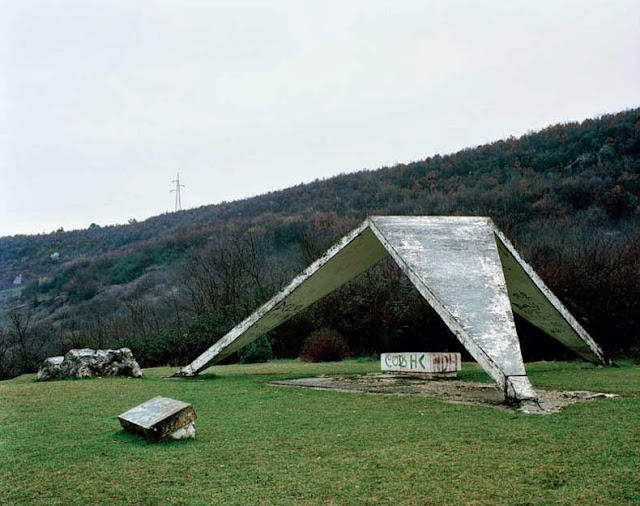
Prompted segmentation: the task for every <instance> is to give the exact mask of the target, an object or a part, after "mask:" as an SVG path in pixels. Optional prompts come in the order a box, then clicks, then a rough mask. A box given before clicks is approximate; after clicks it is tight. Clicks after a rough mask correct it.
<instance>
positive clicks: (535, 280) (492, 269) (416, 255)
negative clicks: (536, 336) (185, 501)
mask: <svg viewBox="0 0 640 506" xmlns="http://www.w3.org/2000/svg"><path fill="white" fill-rule="evenodd" d="M498 245H500V246H501V250H500V251H499V249H498ZM505 252H506V253H505ZM387 255H391V256H392V257H393V259H394V260H395V261H396V262H397V263H398V265H399V266H400V268H401V269H402V270H403V271H404V273H405V274H406V275H407V276H408V277H409V279H410V280H411V282H412V283H413V284H414V285H415V286H416V288H417V289H418V291H419V292H420V294H421V295H422V296H423V297H424V298H425V299H426V300H427V301H428V302H429V304H430V305H431V306H432V307H433V308H434V309H435V310H436V312H437V313H438V314H439V315H440V317H441V318H442V319H443V321H444V322H445V323H446V324H447V326H448V327H449V328H450V329H451V331H452V332H453V333H454V335H455V336H456V337H457V338H458V340H459V341H460V342H461V343H462V344H463V345H464V346H465V348H466V349H467V350H468V351H469V353H470V354H471V355H472V356H473V358H474V359H475V360H476V361H477V362H478V363H479V364H480V365H481V366H482V367H483V368H484V370H485V371H486V372H487V373H488V374H489V375H490V376H491V377H492V378H493V379H494V380H495V382H496V383H497V384H498V386H499V388H500V390H501V391H502V392H503V395H504V396H505V398H506V399H507V400H510V401H513V402H521V401H535V400H536V398H537V396H536V392H535V391H534V389H533V387H532V386H531V383H530V382H529V379H528V377H527V375H526V371H525V368H524V363H523V360H522V354H521V351H520V343H519V341H518V336H517V334H516V328H515V324H514V321H513V313H512V303H513V301H511V300H510V298H509V297H510V295H511V296H512V297H514V300H515V304H514V307H516V309H517V310H518V311H521V312H523V313H524V314H526V315H527V316H526V317H528V319H531V320H532V321H533V322H534V324H537V325H538V326H540V327H541V328H542V329H543V330H545V331H547V332H550V333H553V335H554V337H556V338H557V339H559V340H561V342H564V343H565V344H567V345H568V346H570V347H572V348H573V349H575V350H576V351H579V352H580V353H581V354H582V355H583V356H585V358H589V359H590V360H594V361H597V362H600V363H602V362H603V361H604V354H603V353H602V350H600V348H599V347H598V346H597V344H595V342H594V341H593V339H591V338H590V337H589V336H588V334H587V333H586V331H584V329H582V327H580V326H579V325H578V324H577V322H576V321H575V319H574V318H572V317H571V315H570V314H569V312H568V311H567V310H566V308H564V306H562V304H560V302H559V301H558V300H557V298H555V297H554V296H553V294H551V292H550V291H549V290H548V288H546V287H544V284H543V283H542V282H541V280H540V279H539V277H537V276H535V273H533V270H532V269H531V268H530V267H529V266H528V265H526V264H525V263H524V262H523V261H522V259H521V258H520V257H519V256H517V253H516V252H515V249H513V247H512V246H510V243H509V242H508V241H507V240H506V238H504V236H502V234H500V232H499V231H498V230H497V228H496V227H495V225H494V224H493V223H492V222H491V220H490V219H489V218H483V217H451V216H446V217H442V216H421V217H411V216H378V217H370V218H368V219H367V220H365V222H364V223H363V224H362V225H361V226H360V227H358V228H357V229H355V230H354V231H353V232H351V233H350V234H349V235H347V236H345V237H344V238H343V239H342V240H341V241H340V242H338V243H337V244H336V245H335V246H333V247H332V248H330V249H329V250H328V251H327V253H326V254H325V255H324V256H323V257H322V258H320V259H319V260H318V261H316V262H314V263H313V264H312V265H310V266H309V267H308V268H307V269H306V270H305V271H304V272H302V273H301V274H300V275H299V276H297V277H296V278H295V279H294V280H293V281H292V282H291V284H290V285H289V286H288V287H286V288H285V289H284V290H283V291H282V292H280V293H279V294H277V295H276V296H275V297H274V298H273V299H271V300H270V301H269V302H267V303H266V304H265V305H263V306H262V307H261V308H260V309H258V310H257V311H256V312H255V313H253V314H252V315H251V316H249V317H248V318H247V319H245V320H244V321H243V322H241V323H240V324H238V325H237V326H236V327H235V328H234V329H232V330H231V331H230V332H229V333H228V334H227V335H226V336H224V337H223V338H222V339H221V340H220V341H218V342H217V343H215V344H214V345H213V346H211V347H210V348H209V349H208V350H206V351H205V352H204V353H203V354H202V355H200V356H199V357H198V358H197V359H196V360H194V361H193V362H192V363H191V364H189V365H187V366H185V367H183V368H182V369H181V370H180V371H178V372H177V373H176V375H178V376H193V375H195V374H198V373H199V372H200V371H202V370H203V369H205V368H206V367H208V366H209V365H211V364H213V363H216V362H218V361H220V360H222V359H223V358H225V357H226V356H228V355H229V354H231V353H233V352H234V351H237V350H238V349H240V348H241V347H243V346H245V345H246V344H248V343H249V342H251V341H253V340H255V339H257V338H258V337H260V336H261V335H263V334H264V333H266V332H268V331H269V330H271V329H273V328H275V327H276V326H278V325H279V324H281V323H282V322H284V321H286V320H288V319H289V318H291V317H292V316H294V315H295V314H296V313H298V312H300V311H302V310H303V309H304V308H306V307H308V306H309V305H310V304H312V303H314V302H315V301H317V300H318V299H319V298H321V297H323V296H324V295H326V294H328V293H329V292H331V291H333V290H335V289H336V288H338V287H340V286H341V285H343V284H344V283H346V282H347V281H349V280H351V279H352V278H354V277H355V276H357V275H358V274H360V273H361V272H363V271H364V270H366V269H368V268H369V267H371V266H372V265H374V264H376V263H377V262H379V261H380V260H381V259H382V258H384V257H386V256H387ZM504 266H506V267H504ZM518 268H519V269H521V270H522V272H524V273H525V274H526V276H525V275H522V273H518ZM505 270H507V272H508V274H509V279H510V281H509V283H510V286H511V288H510V289H508V286H507V280H506V279H505V274H504V272H505ZM514 273H515V274H514ZM532 287H533V288H532ZM532 294H533V295H532ZM540 294H541V295H540ZM534 296H535V297H538V299H540V300H539V301H538V302H539V303H538V305H537V307H538V310H537V311H536V312H532V311H525V309H524V308H523V307H524V305H523V304H522V303H521V302H519V301H521V300H523V299H524V298H526V297H528V298H532V297H534ZM540 297H542V299H546V300H547V303H546V304H545V303H544V302H541V301H542V299H541V298H540ZM534 313H535V314H534ZM558 314H559V315H560V316H561V317H562V321H563V322H564V323H558V322H560V320H559V319H558V317H557V315H558ZM536 315H537V316H536ZM551 316H552V317H553V318H555V320H554V322H555V323H554V324H552V325H551V324H549V325H547V324H545V319H546V318H547V317H551Z"/></svg>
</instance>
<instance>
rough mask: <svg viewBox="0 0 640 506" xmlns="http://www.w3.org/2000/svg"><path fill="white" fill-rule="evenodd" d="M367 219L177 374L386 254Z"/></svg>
mask: <svg viewBox="0 0 640 506" xmlns="http://www.w3.org/2000/svg"><path fill="white" fill-rule="evenodd" d="M388 254H389V253H388V252H387V250H385V249H384V247H383V246H382V245H381V244H380V241H378V239H377V238H376V236H375V235H374V234H373V233H372V232H371V229H370V228H369V226H368V222H365V223H363V224H362V225H361V226H360V227H358V228H357V229H355V230H354V231H353V232H351V233H350V234H348V235H347V236H345V237H344V238H343V239H342V240H341V241H339V242H338V243H337V244H336V245H334V246H333V247H332V248H330V249H329V250H328V251H327V252H326V253H325V254H324V255H323V256H322V257H321V258H319V259H318V260H316V261H315V262H314V263H312V264H311V265H310V266H309V267H308V268H307V269H305V270H304V271H303V272H302V273H301V274H299V275H298V276H297V277H296V278H295V279H294V280H293V281H292V282H291V283H290V284H289V285H288V286H287V287H286V288H285V289H284V290H282V291H281V292H280V293H278V294H277V295H276V296H275V297H273V298H272V299H271V300H270V301H268V302H267V303H266V304H264V305H263V306H262V307H260V308H259V309H258V310H256V311H255V312H254V313H253V314H251V315H250V316H249V317H248V318H246V319H245V320H244V321H242V322H241V323H240V324H238V325H236V326H235V327H234V328H233V329H231V331H229V332H228V333H227V334H226V335H225V336H224V337H222V338H221V339H220V340H219V341H217V342H216V343H215V344H214V345H213V346H211V347H210V348H209V349H207V350H206V351H205V352H204V353H202V355H200V356H199V357H198V358H196V359H195V360H194V361H193V362H191V363H190V364H189V365H187V366H185V367H183V368H182V369H180V370H179V371H178V372H177V373H176V375H177V376H193V375H195V374H198V373H199V372H200V371H202V370H203V369H205V368H207V367H208V366H209V365H212V364H214V363H217V362H219V361H221V360H222V359H224V358H225V357H227V356H229V355H231V354H232V353H234V352H235V351H238V350H239V349H241V348H242V347H244V346H246V345H247V344H249V343H250V342H252V341H254V340H255V339H258V338H259V337H260V336H262V335H264V334H266V333H267V332H269V331H270V330H272V329H274V328H275V327H277V326H278V325H280V324H281V323H284V322H285V321H287V320H288V319H289V318H291V317H293V316H294V315H295V314H297V313H299V312H300V311H302V310H303V309H305V308H306V307H308V306H310V305H311V304H313V303H314V302H316V301H317V300H318V299H320V298H322V297H324V296H325V295H327V294H328V293H330V292H332V291H334V290H335V289H337V288H339V287H340V286H342V285H343V284H345V283H346V282H348V281H349V280H351V279H353V278H354V277H356V276H357V275H358V274H360V273H361V272H364V271H365V270H366V269H368V268H369V267H371V266H372V265H374V264H376V263H378V262H379V261H380V260H382V259H383V258H384V257H386V256H388Z"/></svg>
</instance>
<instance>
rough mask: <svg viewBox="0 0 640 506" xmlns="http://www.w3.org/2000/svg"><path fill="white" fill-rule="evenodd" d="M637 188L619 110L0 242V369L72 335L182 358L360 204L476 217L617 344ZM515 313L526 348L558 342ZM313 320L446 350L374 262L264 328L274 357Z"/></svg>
mask: <svg viewBox="0 0 640 506" xmlns="http://www.w3.org/2000/svg"><path fill="white" fill-rule="evenodd" d="M639 196H640V109H634V110H629V111H625V112H621V113H617V114H611V115H606V116H603V117H600V118H598V119H590V120H585V121H583V122H581V123H569V124H561V125H554V126H550V127H548V128H546V129H544V130H542V131H540V132H536V133H530V134H527V135H525V136H522V137H520V138H518V139H516V138H509V139H505V140H501V141H497V142H494V143H491V144H487V145H483V146H478V147H476V148H469V149H465V150H463V151H460V152H458V153H455V154H451V155H446V156H440V155H436V156H433V157H430V158H427V159H425V160H421V161H417V162H412V163H409V164H400V165H397V166H394V167H384V168H381V169H377V170H365V171H360V172H356V173H352V174H344V175H340V176H336V177H333V178H330V179H325V180H317V181H315V182H313V183H311V184H306V185H298V186H295V187H292V188H288V189H286V190H282V191H278V192H272V193H268V194H265V195H261V196H258V197H254V198H251V199H246V200H241V201H237V202H231V203H223V204H220V205H215V206H204V207H200V208H198V209H192V210H188V211H181V212H178V213H171V214H164V215H161V216H157V217H154V218H151V219H148V220H146V221H144V222H141V223H133V224H129V225H120V226H109V227H99V226H92V227H90V228H89V229H86V230H78V231H72V232H62V231H61V232H58V233H54V234H45V235H37V236H23V235H19V236H13V237H4V238H0V305H1V306H2V311H1V312H0V321H1V322H2V330H1V333H0V377H6V376H11V375H14V374H18V373H20V372H24V371H31V370H33V369H34V368H35V367H36V366H37V364H38V362H39V361H40V360H41V359H42V357H44V356H46V355H50V354H54V353H61V352H63V351H65V350H66V349H68V348H69V347H71V346H93V347H96V346H100V347H105V346H119V345H127V346H129V347H131V348H132V349H133V350H134V352H136V353H137V355H138V356H139V357H140V358H141V361H142V362H143V363H144V364H145V365H160V364H167V363H175V364H180V363H184V362H186V360H187V359H188V358H189V357H191V356H193V355H195V354H197V352H198V351H199V350H200V349H202V348H203V347H206V346H207V345H209V344H211V342H213V340H214V339H216V338H217V337H220V336H221V335H223V334H224V332H225V331H226V330H227V329H228V328H230V327H231V326H232V325H233V324H235V323H236V322H237V321H238V320H239V319H240V318H242V317H243V316H245V315H246V314H247V313H248V312H250V311H251V310H252V309H254V308H255V307H256V306H257V305H258V304H259V303H260V302H262V301H264V300H266V299H267V298H268V297H270V296H271V295H272V294H273V292H274V291H275V290H277V289H278V288H279V287H280V286H282V284H283V283H286V282H287V281H288V280H289V279H290V278H291V277H292V276H293V275H295V273H296V272H298V271H299V270H300V269H302V268H304V267H305V266H306V265H307V264H308V263H309V262H310V261H311V260H312V259H313V258H315V257H316V256H317V255H319V254H321V253H322V252H323V251H324V249H326V247H328V246H329V245H330V244H331V243H332V242H334V241H335V240H337V239H338V238H339V237H340V236H341V235H342V234H343V233H345V232H346V231H348V230H349V229H350V228H352V227H353V226H355V225H357V224H358V223H359V222H360V221H361V220H362V219H363V218H364V217H365V216H367V215H373V214H380V215H424V214H427V215H488V216H491V217H492V218H493V219H494V220H495V221H496V223H497V224H498V225H499V226H500V227H501V228H502V229H503V230H504V232H505V233H506V234H507V236H508V237H510V238H511V239H512V240H513V241H514V242H515V244H516V246H517V247H518V248H519V249H520V251H521V252H522V253H523V255H524V257H525V258H526V259H527V260H528V261H529V262H530V263H532V264H533V266H534V267H535V268H536V269H537V270H538V272H539V273H540V274H541V275H542V277H543V279H544V280H545V281H546V282H547V283H548V284H549V285H550V287H551V288H552V289H553V290H554V291H555V292H556V293H557V295H558V296H559V297H560V298H561V299H562V300H563V301H564V302H565V303H566V304H567V305H568V306H569V308H570V309H571V310H572V311H573V312H574V314H576V315H577V316H578V318H579V319H580V320H581V322H582V323H583V324H584V325H585V327H586V328H587V329H588V330H589V331H590V332H591V333H592V334H593V335H594V337H595V338H596V340H598V341H599V342H600V343H601V344H602V345H603V347H604V348H606V349H607V351H609V352H610V353H612V354H614V355H617V356H620V355H629V354H633V353H634V350H637V348H638V337H637V336H638V335H639V332H638V330H640V326H639V324H638V323H639V322H638V315H639V314H640V303H639V302H638V301H639V300H640V289H639V288H638V283H637V279H638V275H639V273H640V260H639V259H640V233H639V230H640V228H639V227H638V224H639V221H640V212H639V210H638V202H639ZM18 276H21V277H22V284H21V285H14V280H16V278H17V277H18ZM518 325H519V330H520V332H521V334H522V335H523V347H524V349H525V353H528V354H530V356H532V357H540V356H543V357H545V356H557V355H558V354H562V353H565V352H564V351H563V350H560V349H558V348H557V347H555V346H554V345H553V344H552V343H549V342H548V341H546V340H545V339H544V338H541V337H540V336H538V335H537V333H536V331H535V330H534V329H531V328H528V327H527V326H526V325H525V324H524V323H523V322H518ZM325 327H326V328H333V329H335V330H338V331H340V332H341V333H342V334H343V335H344V336H345V338H346V340H347V341H348V344H349V347H350V348H351V350H352V353H354V354H367V353H375V352H378V351H380V350H381V349H392V348H402V347H403V346H405V345H406V344H407V343H419V344H420V346H423V347H428V346H433V347H439V349H442V348H443V347H445V348H451V349H454V348H455V347H456V342H455V341H454V340H453V339H452V338H451V336H450V335H449V334H448V331H447V330H446V329H445V328H443V325H442V324H441V323H440V322H439V320H438V318H437V317H436V316H435V315H434V314H433V312H431V311H430V310H429V308H428V307H425V304H424V303H423V301H422V299H421V298H420V297H419V296H418V295H417V294H416V293H415V292H414V290H413V289H412V288H411V287H410V286H409V284H408V283H406V282H405V280H404V278H403V277H402V275H401V274H400V273H399V271H398V269H396V268H395V267H394V266H393V265H391V264H390V263H383V264H382V265H380V266H377V267H376V268H374V269H373V270H371V271H370V272H368V273H367V274H365V275H364V276H362V277H361V278H360V279H358V280H355V281H354V282H352V283H350V284H349V285H348V286H346V287H344V288H343V289H342V290H340V291H339V292H337V293H336V294H333V295H331V296H330V297H329V298H328V299H327V300H324V301H321V302H320V303H319V304H317V305H316V306H315V307H313V308H311V309H310V310H308V311H307V312H305V313H304V314H303V315H301V316H300V317H297V318H295V319H294V320H292V321H290V322H288V323H287V324H285V325H283V326H282V327H281V328H280V329H277V330H276V331H274V332H273V333H272V334H271V335H270V336H269V339H270V341H271V344H272V346H273V350H274V353H275V354H276V356H281V357H290V356H297V353H298V351H299V347H300V342H301V338H302V337H304V336H305V335H307V334H308V333H309V332H311V331H312V330H314V329H318V328H325ZM427 337H428V339H427ZM533 338H536V342H537V343H538V344H536V345H532V344H531V343H533Z"/></svg>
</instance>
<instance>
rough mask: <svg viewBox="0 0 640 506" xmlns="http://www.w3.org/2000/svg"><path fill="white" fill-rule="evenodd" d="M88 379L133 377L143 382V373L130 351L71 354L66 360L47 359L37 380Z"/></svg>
mask: <svg viewBox="0 0 640 506" xmlns="http://www.w3.org/2000/svg"><path fill="white" fill-rule="evenodd" d="M89 376H130V377H132V378H141V377H142V370H141V369H140V366H139V365H138V362H136V359H135V358H134V357H133V354H132V353H131V350H130V349H129V348H120V349H118V350H91V349H89V348H83V349H77V350H70V351H69V352H68V353H67V354H66V355H65V356H64V357H49V358H47V359H45V361H44V362H43V363H42V366H41V367H40V370H39V371H38V379H39V380H41V381H44V380H53V379H61V378H87V377H89Z"/></svg>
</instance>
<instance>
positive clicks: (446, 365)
mask: <svg viewBox="0 0 640 506" xmlns="http://www.w3.org/2000/svg"><path fill="white" fill-rule="evenodd" d="M461 367H462V358H461V356H460V353H382V354H381V355H380V368H381V369H382V370H383V371H390V372H410V373H421V374H446V375H454V376H455V375H456V373H457V372H458V371H459V370H460V368H461Z"/></svg>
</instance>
